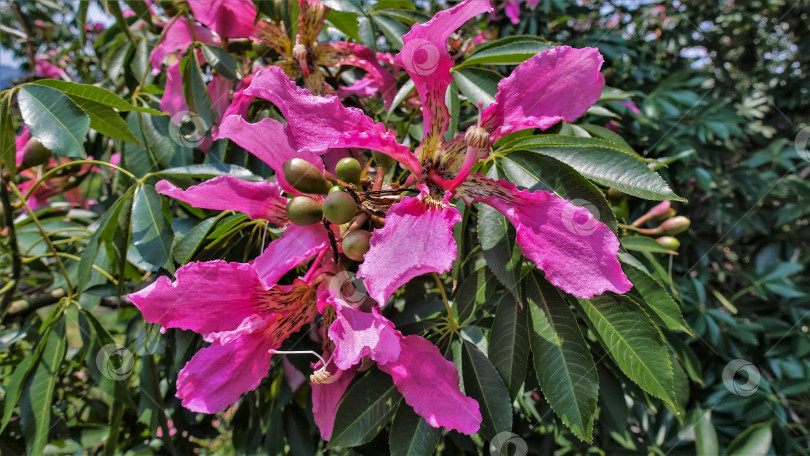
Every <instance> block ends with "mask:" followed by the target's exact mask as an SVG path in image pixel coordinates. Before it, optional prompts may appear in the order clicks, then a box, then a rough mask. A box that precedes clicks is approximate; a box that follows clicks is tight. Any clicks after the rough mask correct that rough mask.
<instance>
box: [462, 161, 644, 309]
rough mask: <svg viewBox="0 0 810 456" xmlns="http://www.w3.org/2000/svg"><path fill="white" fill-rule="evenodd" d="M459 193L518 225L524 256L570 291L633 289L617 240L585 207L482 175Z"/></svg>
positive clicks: (586, 293)
mask: <svg viewBox="0 0 810 456" xmlns="http://www.w3.org/2000/svg"><path fill="white" fill-rule="evenodd" d="M458 193H459V195H460V196H463V197H465V198H470V197H471V199H473V200H475V201H482V202H484V203H486V204H488V205H490V206H492V207H494V208H495V209H497V210H498V211H500V212H501V213H502V214H503V215H504V216H506V218H507V219H508V220H509V221H510V222H511V223H512V224H513V225H515V228H516V229H517V242H518V244H519V245H520V248H521V250H522V251H523V254H524V255H525V256H526V258H528V259H530V260H532V261H533V262H534V263H535V264H536V265H537V267H538V268H540V269H542V270H543V271H544V272H545V273H546V279H548V281H549V282H551V283H552V284H554V285H556V286H557V287H559V288H561V289H562V290H564V291H565V292H566V293H570V294H572V295H574V296H576V297H578V298H592V297H593V296H594V295H598V294H602V293H604V292H605V291H615V292H616V293H624V292H626V291H627V290H629V289H630V288H632V286H633V284H632V283H630V281H629V280H627V276H625V275H624V272H622V268H621V265H620V264H619V260H618V259H617V258H616V255H617V254H618V251H619V240H618V239H617V238H616V235H615V234H613V232H611V231H610V228H608V227H607V225H605V224H604V223H602V222H600V221H598V220H597V219H596V218H595V217H594V216H593V215H592V214H591V213H590V212H589V211H588V209H587V207H585V206H581V207H578V206H575V205H574V204H573V203H571V202H570V201H567V200H564V199H562V198H559V197H558V196H556V195H554V194H553V193H549V192H544V191H537V192H530V191H528V190H523V191H518V190H517V188H515V185H514V184H512V183H510V182H506V181H504V180H499V181H497V182H496V181H492V180H490V179H487V178H485V177H483V176H481V175H474V176H471V177H470V178H468V181H467V182H465V183H464V184H463V185H462V186H461V187H459V188H458Z"/></svg>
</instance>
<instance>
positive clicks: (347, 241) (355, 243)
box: [343, 230, 371, 261]
mask: <svg viewBox="0 0 810 456" xmlns="http://www.w3.org/2000/svg"><path fill="white" fill-rule="evenodd" d="M369 239H371V233H369V232H368V231H363V230H356V231H352V232H350V233H348V234H346V235H345V236H343V253H344V254H345V255H346V256H347V257H349V258H351V259H352V260H354V261H363V257H364V256H365V255H366V252H368V249H369V243H368V242H369Z"/></svg>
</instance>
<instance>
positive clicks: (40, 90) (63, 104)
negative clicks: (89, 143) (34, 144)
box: [17, 85, 90, 157]
mask: <svg viewBox="0 0 810 456" xmlns="http://www.w3.org/2000/svg"><path fill="white" fill-rule="evenodd" d="M17 103H18V104H19V106H20V112H21V113H22V117H23V120H24V121H25V124H26V125H28V129H29V130H31V135H32V136H34V137H35V138H37V139H39V140H40V142H42V145H44V146H45V147H47V148H48V149H50V150H51V152H53V153H55V154H57V155H62V156H65V157H86V156H87V154H85V152H84V145H83V142H84V136H85V135H86V134H87V130H88V128H90V118H89V117H88V116H87V114H85V113H84V111H82V110H81V109H79V107H78V106H76V104H75V103H73V101H71V99H70V98H68V97H67V96H65V95H63V94H62V93H61V92H60V91H58V90H56V89H52V88H50V87H44V86H39V85H28V86H25V87H23V88H21V89H20V92H19V95H17Z"/></svg>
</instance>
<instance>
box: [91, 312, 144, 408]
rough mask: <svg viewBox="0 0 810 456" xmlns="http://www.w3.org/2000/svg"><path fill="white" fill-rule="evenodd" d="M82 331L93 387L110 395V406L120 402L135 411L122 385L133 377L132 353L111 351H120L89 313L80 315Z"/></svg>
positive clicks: (108, 334) (130, 398) (104, 329)
mask: <svg viewBox="0 0 810 456" xmlns="http://www.w3.org/2000/svg"><path fill="white" fill-rule="evenodd" d="M79 330H80V333H81V336H82V344H83V346H82V350H83V352H84V362H85V364H86V365H87V370H88V372H89V373H90V377H91V379H92V381H93V383H94V384H95V385H96V386H98V388H99V389H101V390H102V391H104V392H105V393H106V394H107V395H108V397H109V399H108V401H109V403H112V402H114V401H117V402H120V403H123V404H127V405H128V406H131V407H133V408H134V407H135V403H134V402H132V396H130V394H129V390H128V389H127V385H126V382H123V381H121V380H125V379H126V377H128V376H129V375H130V374H131V373H132V369H133V367H134V358H132V357H131V356H129V355H131V353H128V352H127V353H123V352H119V351H118V350H110V348H111V347H112V346H115V347H116V348H119V347H118V346H117V345H116V344H115V341H114V340H113V338H112V336H111V335H110V333H109V332H108V331H107V329H106V328H105V327H104V326H103V325H102V324H101V323H100V322H99V321H98V320H97V319H96V317H95V316H94V315H93V313H92V312H90V311H88V310H86V309H81V311H80V313H79ZM104 347H107V348H106V349H105V348H104ZM105 350H106V351H105ZM105 355H106V356H105Z"/></svg>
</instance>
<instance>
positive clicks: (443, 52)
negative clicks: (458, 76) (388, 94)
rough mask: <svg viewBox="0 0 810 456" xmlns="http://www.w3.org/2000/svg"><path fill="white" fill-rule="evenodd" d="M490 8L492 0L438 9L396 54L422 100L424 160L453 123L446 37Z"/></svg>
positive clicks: (474, 0)
mask: <svg viewBox="0 0 810 456" xmlns="http://www.w3.org/2000/svg"><path fill="white" fill-rule="evenodd" d="M491 10H492V7H490V5H489V1H482V0H467V1H466V2H463V3H460V4H458V5H456V6H454V7H453V8H450V9H446V10H442V11H439V12H438V13H437V14H436V15H435V16H433V19H431V20H429V21H427V22H425V23H424V24H416V25H414V26H413V27H412V28H411V31H410V32H408V33H407V34H406V35H405V36H404V37H403V38H402V41H403V42H404V43H405V44H404V46H403V47H402V50H401V51H400V52H399V54H397V57H396V59H397V63H398V64H399V65H400V66H403V67H405V70H407V71H408V74H409V75H410V76H411V79H413V82H414V83H415V84H416V90H417V92H419V98H421V99H422V106H423V108H422V111H423V112H422V116H423V118H424V125H425V129H424V131H425V132H424V141H423V144H422V150H423V152H422V153H423V155H422V157H421V158H422V161H423V162H424V161H425V159H426V158H430V157H426V156H425V154H431V155H432V153H433V152H434V151H435V150H436V148H437V147H438V144H439V143H440V142H441V140H442V137H443V135H444V132H445V131H447V127H448V125H449V122H450V115H449V114H448V112H447V106H445V104H444V97H445V93H446V92H447V86H448V85H450V83H451V82H453V76H451V75H450V68H451V67H452V66H453V59H452V58H450V53H448V52H447V38H448V37H450V35H451V34H452V33H453V32H455V31H456V30H457V29H458V28H459V27H461V26H462V25H464V23H465V22H467V21H468V20H470V19H472V18H473V17H475V16H476V15H478V14H481V13H485V12H488V11H491ZM428 151H430V152H428Z"/></svg>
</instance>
